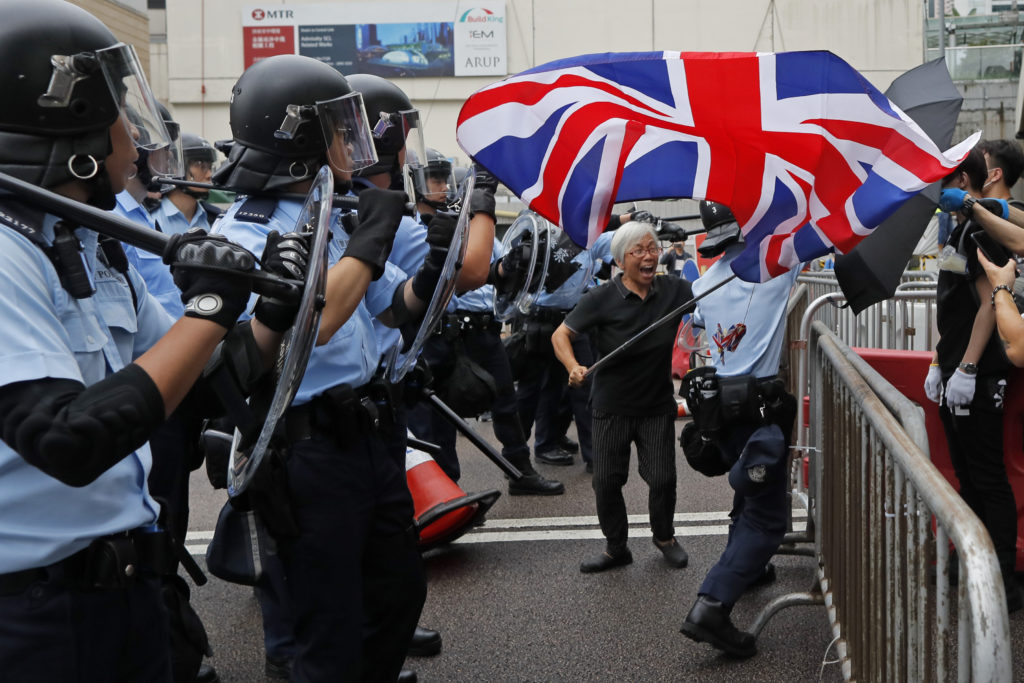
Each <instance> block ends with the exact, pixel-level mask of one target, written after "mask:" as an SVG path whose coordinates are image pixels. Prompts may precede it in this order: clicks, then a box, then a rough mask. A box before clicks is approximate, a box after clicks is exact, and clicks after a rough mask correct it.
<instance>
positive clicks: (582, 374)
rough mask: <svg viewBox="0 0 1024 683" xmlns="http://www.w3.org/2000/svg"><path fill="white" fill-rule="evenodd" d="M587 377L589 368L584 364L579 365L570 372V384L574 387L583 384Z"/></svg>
mask: <svg viewBox="0 0 1024 683" xmlns="http://www.w3.org/2000/svg"><path fill="white" fill-rule="evenodd" d="M586 379H587V368H586V366H583V365H577V366H576V367H574V368H573V369H572V372H570V373H569V386H570V387H572V388H573V389H575V388H577V387H581V386H583V382H585V381H586Z"/></svg>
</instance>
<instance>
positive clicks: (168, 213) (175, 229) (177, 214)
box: [151, 197, 259, 256]
mask: <svg viewBox="0 0 1024 683" xmlns="http://www.w3.org/2000/svg"><path fill="white" fill-rule="evenodd" d="M151 215H152V216H153V220H154V221H155V222H156V223H157V225H159V226H160V231H161V232H163V233H166V234H168V235H180V234H182V233H184V232H188V231H189V230H191V229H192V228H202V229H203V230H207V229H209V226H210V223H209V221H208V220H207V218H206V209H204V208H203V205H202V204H200V203H199V202H196V212H195V213H194V214H192V220H189V219H187V218H185V214H183V213H182V212H181V211H180V210H179V209H178V207H176V206H175V205H174V202H172V201H171V198H170V197H164V198H163V199H161V200H160V206H158V207H157V208H156V211H154V212H153V213H152V214H151ZM256 255H257V256H259V254H256Z"/></svg>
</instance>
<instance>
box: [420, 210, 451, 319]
mask: <svg viewBox="0 0 1024 683" xmlns="http://www.w3.org/2000/svg"><path fill="white" fill-rule="evenodd" d="M458 223H459V219H458V216H455V215H453V214H450V213H446V212H443V211H438V212H437V214H436V215H435V216H434V218H433V220H431V221H430V227H429V228H427V244H429V245H430V251H428V252H427V257H426V258H425V259H424V260H423V265H422V266H420V269H419V270H418V271H416V275H415V276H414V277H413V279H412V292H413V294H415V295H416V297H417V298H418V299H419V300H420V301H430V299H431V298H433V296H434V290H435V289H436V288H437V282H438V280H440V279H441V274H442V272H443V271H444V264H445V261H446V260H447V259H448V249H449V248H450V247H451V244H452V238H453V237H454V236H455V227H456V226H457V225H458Z"/></svg>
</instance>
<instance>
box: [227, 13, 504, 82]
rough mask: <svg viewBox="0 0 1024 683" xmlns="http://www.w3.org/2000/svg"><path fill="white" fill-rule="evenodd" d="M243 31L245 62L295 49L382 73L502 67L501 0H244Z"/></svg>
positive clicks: (475, 71) (346, 69) (480, 71)
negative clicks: (248, 1)
mask: <svg viewBox="0 0 1024 683" xmlns="http://www.w3.org/2000/svg"><path fill="white" fill-rule="evenodd" d="M398 18H401V21H396V19H398ZM242 31H243V42H244V49H245V66H246V68H248V67H249V66H251V65H252V64H253V63H255V62H257V61H259V60H261V59H265V58H267V57H270V56H273V55H279V54H300V55H305V56H307V57H313V58H315V59H319V60H320V61H323V62H326V63H327V64H330V65H331V66H333V67H335V68H336V69H338V70H339V71H341V72H342V73H353V72H360V73H372V74H377V75H379V76H384V77H386V78H417V77H437V76H504V75H506V74H507V73H508V69H507V61H508V56H507V50H506V41H505V3H504V1H503V0H498V1H497V2H492V1H490V0H488V1H487V2H486V3H485V4H476V3H471V2H361V3H344V4H337V5H335V4H316V5H290V4H286V5H270V6H249V7H246V8H244V9H243V10H242Z"/></svg>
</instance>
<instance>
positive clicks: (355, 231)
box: [344, 187, 409, 280]
mask: <svg viewBox="0 0 1024 683" xmlns="http://www.w3.org/2000/svg"><path fill="white" fill-rule="evenodd" d="M408 201H409V197H408V196H407V195H406V194H405V193H404V192H399V191H397V190H382V189H380V188H378V187H369V188H366V189H365V190H363V191H362V192H360V193H359V203H358V205H357V208H356V215H354V216H353V215H352V214H347V215H346V216H345V219H344V223H345V231H346V232H348V233H349V235H350V237H349V241H348V246H346V247H345V254H344V256H351V257H353V258H357V259H359V260H360V261H363V262H364V263H366V264H368V265H369V266H370V268H371V269H372V270H373V279H374V280H376V279H377V278H379V277H380V276H381V275H383V274H384V265H385V264H386V263H387V261H388V256H390V255H391V247H392V246H394V243H395V232H396V231H397V230H398V225H399V223H401V222H402V216H403V214H404V213H405V204H406V202H408Z"/></svg>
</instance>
